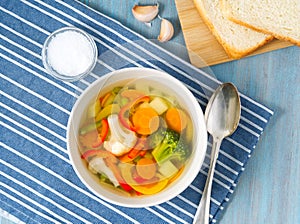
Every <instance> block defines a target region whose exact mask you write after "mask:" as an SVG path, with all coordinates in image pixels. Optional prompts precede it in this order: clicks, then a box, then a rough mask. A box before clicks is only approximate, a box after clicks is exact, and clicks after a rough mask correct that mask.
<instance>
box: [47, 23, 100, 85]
mask: <svg viewBox="0 0 300 224" xmlns="http://www.w3.org/2000/svg"><path fill="white" fill-rule="evenodd" d="M69 31H72V32H74V31H75V32H77V33H80V34H81V35H83V36H84V37H86V40H87V41H88V42H89V44H90V46H91V48H92V51H93V59H92V61H91V63H90V66H88V68H87V69H86V70H85V71H84V72H81V73H79V74H78V73H77V74H74V75H70V74H68V75H66V74H62V73H60V72H58V71H57V70H55V68H53V66H52V65H51V62H50V60H49V57H48V47H49V44H50V42H51V41H52V40H53V39H54V38H55V37H56V36H57V35H58V34H61V33H64V32H69ZM97 58H98V49H97V46H96V43H95V41H94V39H93V38H92V37H91V36H90V35H89V34H87V33H86V32H84V31H83V30H81V29H78V28H76V27H63V28H61V29H58V30H56V31H54V32H53V33H51V34H50V35H49V36H48V38H47V39H46V41H45V43H44V46H43V49H42V60H43V65H44V67H45V68H46V70H47V72H48V73H49V74H50V75H52V76H53V77H55V78H57V79H60V80H62V81H68V82H74V81H78V80H79V79H82V78H83V77H84V76H86V75H88V74H89V73H91V72H92V70H93V69H94V67H95V65H96V62H97Z"/></svg>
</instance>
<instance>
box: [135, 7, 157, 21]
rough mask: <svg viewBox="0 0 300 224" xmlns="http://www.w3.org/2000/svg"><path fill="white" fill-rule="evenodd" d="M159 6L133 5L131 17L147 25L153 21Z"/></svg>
mask: <svg viewBox="0 0 300 224" xmlns="http://www.w3.org/2000/svg"><path fill="white" fill-rule="evenodd" d="M158 7H159V4H156V5H145V6H142V5H135V6H133V8H132V14H133V16H134V17H135V18H136V19H137V20H139V21H141V22H144V23H148V22H150V21H151V20H153V19H154V18H155V17H156V16H157V14H158Z"/></svg>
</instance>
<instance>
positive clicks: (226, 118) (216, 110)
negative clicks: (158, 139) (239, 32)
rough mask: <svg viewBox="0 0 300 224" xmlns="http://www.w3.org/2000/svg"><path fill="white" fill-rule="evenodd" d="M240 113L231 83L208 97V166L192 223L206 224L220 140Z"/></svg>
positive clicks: (229, 133)
mask: <svg viewBox="0 0 300 224" xmlns="http://www.w3.org/2000/svg"><path fill="white" fill-rule="evenodd" d="M240 114H241V103H240V97H239V94H238V91H237V89H236V87H235V86H234V85H233V84H232V83H224V84H222V85H220V86H219V87H218V88H217V90H216V91H215V92H214V94H213V95H212V97H211V98H210V100H209V102H208V104H207V107H206V110H205V116H204V117H205V121H206V126H207V131H208V132H209V133H210V134H211V135H212V137H213V144H212V149H211V158H210V167H209V171H208V175H207V180H206V184H205V187H204V190H203V193H202V198H201V201H200V204H199V207H198V209H197V212H196V215H195V217H194V221H193V223H194V224H195V223H197V224H208V223H209V208H210V196H211V188H212V180H213V175H214V171H215V165H216V161H217V158H218V154H219V149H220V146H221V142H222V140H223V139H224V138H225V137H227V136H229V135H231V134H232V133H233V132H234V131H235V130H236V128H237V126H238V123H239V120H240Z"/></svg>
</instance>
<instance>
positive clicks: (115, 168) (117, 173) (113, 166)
mask: <svg viewBox="0 0 300 224" xmlns="http://www.w3.org/2000/svg"><path fill="white" fill-rule="evenodd" d="M106 162H107V166H108V167H109V168H110V169H111V171H112V173H113V174H114V176H115V177H116V179H117V181H118V182H119V184H120V185H121V187H122V188H123V189H124V190H125V191H131V190H132V187H131V186H130V185H128V184H127V182H126V181H125V180H124V178H123V177H122V175H121V171H120V169H119V167H118V166H117V165H116V164H115V163H112V162H111V161H109V160H107V161H106Z"/></svg>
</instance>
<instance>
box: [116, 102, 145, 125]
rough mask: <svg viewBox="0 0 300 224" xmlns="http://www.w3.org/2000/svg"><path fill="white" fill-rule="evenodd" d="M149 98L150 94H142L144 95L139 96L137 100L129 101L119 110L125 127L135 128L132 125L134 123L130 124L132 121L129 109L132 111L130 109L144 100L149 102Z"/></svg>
mask: <svg viewBox="0 0 300 224" xmlns="http://www.w3.org/2000/svg"><path fill="white" fill-rule="evenodd" d="M149 100H150V97H149V96H142V97H139V98H137V99H135V100H132V101H130V102H128V103H127V104H126V105H125V106H123V107H122V108H121V110H120V112H119V119H120V122H121V124H122V125H123V126H124V127H125V128H127V129H129V130H132V131H134V128H133V127H132V125H131V124H130V121H129V111H130V109H132V108H134V106H135V105H136V104H140V103H143V102H149Z"/></svg>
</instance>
